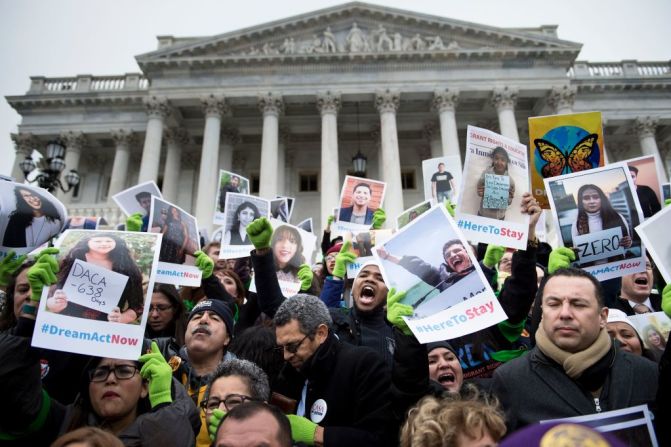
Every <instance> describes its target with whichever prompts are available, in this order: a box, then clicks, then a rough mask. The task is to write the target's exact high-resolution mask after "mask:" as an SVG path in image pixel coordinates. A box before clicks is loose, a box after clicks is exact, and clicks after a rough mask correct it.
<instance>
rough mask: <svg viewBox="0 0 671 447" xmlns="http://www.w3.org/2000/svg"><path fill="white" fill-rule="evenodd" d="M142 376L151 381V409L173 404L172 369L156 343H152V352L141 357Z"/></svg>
mask: <svg viewBox="0 0 671 447" xmlns="http://www.w3.org/2000/svg"><path fill="white" fill-rule="evenodd" d="M139 361H140V363H144V365H142V369H141V370H140V375H141V376H142V378H143V379H145V380H148V381H149V402H150V403H151V407H152V408H155V407H156V406H157V405H160V404H164V403H170V402H172V368H171V367H170V365H168V362H166V361H165V358H163V354H161V351H160V350H159V349H158V345H157V344H156V342H155V341H152V342H151V352H150V353H149V354H145V355H143V356H140V358H139Z"/></svg>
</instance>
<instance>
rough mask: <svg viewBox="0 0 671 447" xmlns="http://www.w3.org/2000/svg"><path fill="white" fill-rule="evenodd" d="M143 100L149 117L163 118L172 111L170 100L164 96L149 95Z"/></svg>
mask: <svg viewBox="0 0 671 447" xmlns="http://www.w3.org/2000/svg"><path fill="white" fill-rule="evenodd" d="M143 102H144V107H145V110H146V112H147V116H149V117H150V118H161V119H165V118H167V117H168V116H170V114H171V113H172V110H171V109H170V102H169V101H168V98H166V97H165V96H150V97H148V98H145V99H144V101H143Z"/></svg>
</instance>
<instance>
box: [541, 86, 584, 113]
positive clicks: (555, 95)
mask: <svg viewBox="0 0 671 447" xmlns="http://www.w3.org/2000/svg"><path fill="white" fill-rule="evenodd" d="M577 92H578V88H577V87H576V86H575V85H562V86H554V87H552V89H550V92H549V93H548V104H549V105H550V106H551V107H553V108H554V109H555V110H559V109H564V108H573V103H574V102H575V95H576V93H577Z"/></svg>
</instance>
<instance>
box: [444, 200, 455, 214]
mask: <svg viewBox="0 0 671 447" xmlns="http://www.w3.org/2000/svg"><path fill="white" fill-rule="evenodd" d="M445 209H446V210H447V212H448V213H450V216H452V217H453V218H454V204H453V203H452V201H451V200H450V199H447V200H445Z"/></svg>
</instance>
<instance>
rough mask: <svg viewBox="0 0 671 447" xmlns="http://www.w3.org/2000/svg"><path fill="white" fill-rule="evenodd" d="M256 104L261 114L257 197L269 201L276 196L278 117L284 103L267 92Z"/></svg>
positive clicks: (276, 96)
mask: <svg viewBox="0 0 671 447" xmlns="http://www.w3.org/2000/svg"><path fill="white" fill-rule="evenodd" d="M258 104H259V110H260V111H261V113H262V114H263V136H262V138H261V173H260V175H259V178H260V185H259V196H261V197H265V198H268V199H270V198H274V197H275V196H276V195H277V160H278V157H277V149H278V147H277V146H278V138H279V117H280V114H281V113H282V110H283V107H284V103H283V102H282V97H281V96H279V95H277V94H275V93H272V92H269V93H264V94H260V95H259V98H258Z"/></svg>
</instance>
